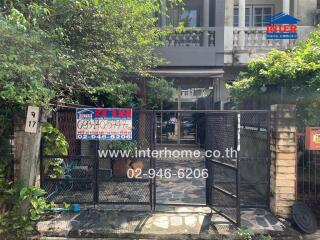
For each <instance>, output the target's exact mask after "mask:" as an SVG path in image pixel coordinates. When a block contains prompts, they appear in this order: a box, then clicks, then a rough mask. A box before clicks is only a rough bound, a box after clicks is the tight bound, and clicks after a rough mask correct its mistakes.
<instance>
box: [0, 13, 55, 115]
mask: <svg viewBox="0 0 320 240" xmlns="http://www.w3.org/2000/svg"><path fill="white" fill-rule="evenodd" d="M14 21H15V23H14ZM25 21H26V20H25V19H24V17H23V15H21V14H19V13H17V11H12V14H11V15H9V16H8V17H7V18H2V19H1V18H0V31H1V37H0V96H1V98H0V103H1V102H4V103H6V104H10V105H13V106H16V105H18V106H22V107H23V106H25V105H26V104H30V105H38V106H43V107H48V103H49V101H50V100H51V99H52V97H53V92H52V91H51V90H50V89H48V87H47V86H46V81H47V80H48V78H49V77H50V76H52V75H54V74H56V73H57V71H58V69H57V66H58V65H59V64H60V63H61V61H60V60H61V59H59V58H58V57H57V54H58V51H57V50H56V49H55V46H54V45H53V44H51V43H50V42H49V37H48V36H47V35H46V34H45V33H44V32H42V31H41V30H39V29H35V28H27V27H23V26H25V25H26V26H28V25H27V24H26V23H25ZM24 24H25V25H24ZM49 69H52V70H51V71H50V76H49V72H48V70H49ZM20 109H21V108H20Z"/></svg>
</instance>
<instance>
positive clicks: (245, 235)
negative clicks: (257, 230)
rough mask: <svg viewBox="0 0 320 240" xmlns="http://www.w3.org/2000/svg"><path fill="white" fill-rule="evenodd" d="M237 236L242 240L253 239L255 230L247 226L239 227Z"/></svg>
mask: <svg viewBox="0 0 320 240" xmlns="http://www.w3.org/2000/svg"><path fill="white" fill-rule="evenodd" d="M237 236H238V237H240V238H241V239H242V240H252V238H253V236H254V232H253V231H252V230H250V229H247V228H238V229H237Z"/></svg>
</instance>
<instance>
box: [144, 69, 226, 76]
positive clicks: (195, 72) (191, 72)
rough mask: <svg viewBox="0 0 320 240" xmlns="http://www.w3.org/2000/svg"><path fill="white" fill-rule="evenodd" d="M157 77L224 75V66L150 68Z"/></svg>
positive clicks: (150, 71) (151, 72)
mask: <svg viewBox="0 0 320 240" xmlns="http://www.w3.org/2000/svg"><path fill="white" fill-rule="evenodd" d="M149 73H150V74H152V75H154V76H157V77H210V78H212V77H217V78H220V77H223V74H224V70H223V69H222V68H159V69H153V70H149Z"/></svg>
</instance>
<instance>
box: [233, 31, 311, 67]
mask: <svg viewBox="0 0 320 240" xmlns="http://www.w3.org/2000/svg"><path fill="white" fill-rule="evenodd" d="M313 30H314V27H312V26H299V27H298V39H297V40H268V39H267V37H266V36H267V33H266V28H265V27H245V28H234V29H233V54H234V60H233V63H236V64H246V63H247V62H248V60H249V59H250V58H257V57H261V56H264V55H265V54H266V53H267V52H268V51H270V50H271V49H278V50H284V49H286V48H292V47H294V46H296V45H297V44H298V43H299V42H300V41H304V40H306V39H307V38H308V36H309V34H310V32H312V31H313ZM241 32H243V33H244V34H243V36H244V41H242V44H241V40H240V35H241Z"/></svg>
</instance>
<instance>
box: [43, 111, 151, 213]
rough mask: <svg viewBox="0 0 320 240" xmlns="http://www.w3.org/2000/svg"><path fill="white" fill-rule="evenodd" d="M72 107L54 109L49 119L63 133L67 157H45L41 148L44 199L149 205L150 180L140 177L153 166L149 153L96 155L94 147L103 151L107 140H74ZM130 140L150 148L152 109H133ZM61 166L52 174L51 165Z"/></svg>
mask: <svg viewBox="0 0 320 240" xmlns="http://www.w3.org/2000/svg"><path fill="white" fill-rule="evenodd" d="M75 115H76V114H75V109H73V110H68V111H66V110H63V111H58V112H56V113H55V115H54V116H53V121H52V122H54V123H55V125H56V127H57V128H58V129H60V131H61V132H62V133H63V134H64V135H65V136H66V139H67V140H68V143H69V145H70V148H69V155H68V156H48V155H45V154H44V153H43V149H44V146H45V144H46V143H45V142H44V141H42V147H41V154H40V155H41V157H40V159H41V162H40V168H41V171H40V172H41V187H42V188H43V189H45V190H46V191H47V200H48V201H55V202H57V203H62V202H69V203H105V204H149V205H150V206H151V207H153V206H152V203H153V195H154V184H153V179H151V178H147V177H145V176H144V173H145V172H146V171H148V169H150V168H153V165H154V159H153V158H151V157H150V156H141V157H140V156H139V157H138V158H137V157H135V156H134V153H132V154H130V156H120V155H119V156H117V157H113V158H112V157H110V156H101V155H100V156H99V154H98V150H107V149H108V144H109V143H110V142H109V141H98V140H94V141H90V140H76V136H75V134H76V129H75V122H76V119H75ZM132 118H133V120H132V126H133V130H132V131H133V134H132V140H131V141H130V142H131V143H134V144H136V146H139V148H140V149H146V148H149V149H154V122H155V120H154V114H153V112H144V111H135V112H134V114H133V117H132ZM50 162H51V163H54V162H56V163H58V162H59V165H60V166H61V167H62V169H63V171H62V174H61V175H59V176H55V175H54V166H52V164H51V165H50V164H49V163H50ZM136 168H139V169H141V170H142V172H141V174H139V176H138V175H137V176H136V175H133V176H130V177H128V176H127V171H128V169H133V171H132V172H133V174H136V173H135V169H136Z"/></svg>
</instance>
